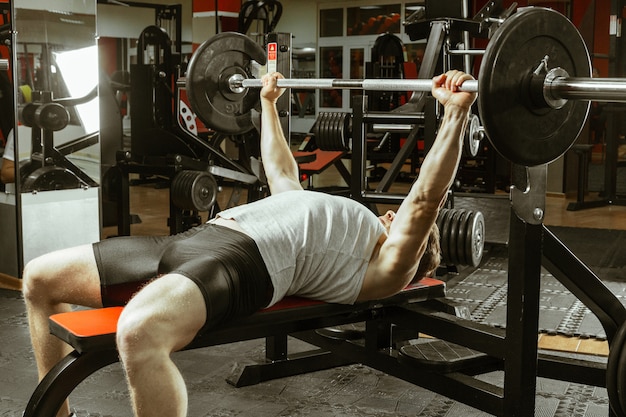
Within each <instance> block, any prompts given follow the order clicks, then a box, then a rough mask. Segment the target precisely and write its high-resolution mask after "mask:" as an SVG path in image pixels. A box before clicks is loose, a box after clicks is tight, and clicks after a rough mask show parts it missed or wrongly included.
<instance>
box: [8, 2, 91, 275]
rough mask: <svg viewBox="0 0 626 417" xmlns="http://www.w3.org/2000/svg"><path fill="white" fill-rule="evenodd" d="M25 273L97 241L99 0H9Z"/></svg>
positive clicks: (17, 187) (19, 204) (20, 232)
mask: <svg viewBox="0 0 626 417" xmlns="http://www.w3.org/2000/svg"><path fill="white" fill-rule="evenodd" d="M12 17H13V19H12V24H13V30H14V32H13V44H12V49H13V82H14V91H15V95H14V97H15V102H16V106H15V107H16V112H17V114H16V127H15V129H14V132H15V135H14V138H15V155H16V158H15V159H16V161H19V163H16V166H17V167H18V168H17V172H16V178H15V186H16V196H17V207H18V213H19V215H18V216H17V217H18V242H19V243H18V245H21V247H20V249H21V251H20V253H21V259H20V261H21V262H20V263H21V265H20V269H21V267H22V266H23V264H25V263H26V262H28V261H29V260H30V259H32V258H34V257H36V256H38V255H40V254H42V253H46V252H50V251H52V250H56V249H61V248H64V247H68V246H74V245H77V244H82V243H91V242H93V241H96V240H98V239H99V234H100V221H99V196H98V186H99V182H100V145H99V105H98V49H97V41H96V0H91V1H85V0H49V1H46V2H41V1H38V0H12Z"/></svg>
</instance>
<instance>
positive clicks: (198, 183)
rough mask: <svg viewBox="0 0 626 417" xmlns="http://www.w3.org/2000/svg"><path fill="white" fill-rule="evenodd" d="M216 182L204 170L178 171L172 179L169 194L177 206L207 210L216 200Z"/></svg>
mask: <svg viewBox="0 0 626 417" xmlns="http://www.w3.org/2000/svg"><path fill="white" fill-rule="evenodd" d="M217 190H218V186H217V182H216V181H215V178H214V177H213V175H211V174H210V173H208V172H204V171H191V170H186V171H180V172H179V173H178V174H176V177H174V179H173V180H172V184H171V189H170V195H171V199H172V202H173V203H174V205H176V206H177V207H178V208H181V209H189V210H197V211H208V210H210V209H211V208H212V207H213V205H214V204H215V201H216V200H217Z"/></svg>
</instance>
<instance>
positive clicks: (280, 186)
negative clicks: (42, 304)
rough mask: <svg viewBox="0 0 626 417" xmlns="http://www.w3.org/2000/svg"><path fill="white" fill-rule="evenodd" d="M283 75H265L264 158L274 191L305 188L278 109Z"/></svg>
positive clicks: (262, 95) (263, 101)
mask: <svg viewBox="0 0 626 417" xmlns="http://www.w3.org/2000/svg"><path fill="white" fill-rule="evenodd" d="M278 78H282V75H280V74H278V73H274V74H268V75H266V76H265V77H263V89H262V90H261V159H262V161H263V168H264V169H265V176H266V177H267V183H268V185H269V188H270V192H271V193H272V194H278V193H281V192H283V191H289V190H301V189H302V185H301V184H300V177H299V172H298V164H297V163H296V160H295V159H294V157H293V154H292V153H291V149H289V145H288V144H287V140H286V139H285V136H284V134H283V130H282V127H281V125H280V119H279V117H278V110H277V109H276V101H277V100H278V98H279V97H280V96H281V95H282V94H283V92H284V89H281V88H278V87H277V86H276V80H277V79H278Z"/></svg>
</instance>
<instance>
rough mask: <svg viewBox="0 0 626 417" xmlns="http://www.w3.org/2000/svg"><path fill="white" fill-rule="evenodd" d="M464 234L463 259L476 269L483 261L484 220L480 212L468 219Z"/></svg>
mask: <svg viewBox="0 0 626 417" xmlns="http://www.w3.org/2000/svg"><path fill="white" fill-rule="evenodd" d="M466 233H467V239H466V241H465V257H466V258H467V264H468V265H470V266H474V267H476V266H478V265H479V264H480V261H481V260H482V259H483V249H484V245H485V218H484V217H483V214H482V213H481V212H480V211H475V212H474V213H473V214H472V215H471V216H470V218H469V219H468V221H467V227H466Z"/></svg>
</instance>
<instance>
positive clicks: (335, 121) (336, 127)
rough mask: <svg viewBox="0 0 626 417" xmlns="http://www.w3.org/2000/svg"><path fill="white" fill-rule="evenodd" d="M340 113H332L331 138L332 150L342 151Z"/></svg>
mask: <svg viewBox="0 0 626 417" xmlns="http://www.w3.org/2000/svg"><path fill="white" fill-rule="evenodd" d="M340 126H341V113H337V112H335V113H333V118H332V138H333V150H335V151H342V150H343V140H342V139H341V128H340Z"/></svg>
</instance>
